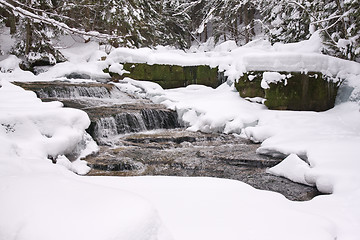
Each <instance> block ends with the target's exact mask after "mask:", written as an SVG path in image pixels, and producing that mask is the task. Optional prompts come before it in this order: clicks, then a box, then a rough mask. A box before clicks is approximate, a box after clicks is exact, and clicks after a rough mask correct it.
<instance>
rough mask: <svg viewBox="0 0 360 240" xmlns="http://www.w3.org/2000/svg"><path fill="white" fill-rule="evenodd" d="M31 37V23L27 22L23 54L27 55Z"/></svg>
mask: <svg viewBox="0 0 360 240" xmlns="http://www.w3.org/2000/svg"><path fill="white" fill-rule="evenodd" d="M31 36H32V29H31V22H30V20H27V23H26V39H25V54H29V52H30V46H31V38H32V37H31Z"/></svg>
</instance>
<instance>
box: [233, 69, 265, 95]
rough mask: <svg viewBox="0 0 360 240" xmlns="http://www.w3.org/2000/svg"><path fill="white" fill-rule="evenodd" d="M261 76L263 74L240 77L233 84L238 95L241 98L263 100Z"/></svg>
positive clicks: (248, 74) (252, 73) (254, 73)
mask: <svg viewBox="0 0 360 240" xmlns="http://www.w3.org/2000/svg"><path fill="white" fill-rule="evenodd" d="M262 74H263V72H248V73H244V75H243V76H241V77H240V79H239V80H238V81H237V82H235V87H236V89H237V90H238V92H239V93H240V96H241V97H243V98H245V97H250V98H252V97H262V98H265V91H264V89H263V88H261V80H262ZM250 79H251V80H250Z"/></svg>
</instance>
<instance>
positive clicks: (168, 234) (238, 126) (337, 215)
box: [0, 43, 360, 240]
mask: <svg viewBox="0 0 360 240" xmlns="http://www.w3.org/2000/svg"><path fill="white" fill-rule="evenodd" d="M82 47H83V46H78V47H77V48H75V49H67V50H66V51H64V54H65V55H66V54H67V55H66V56H67V57H68V58H69V59H70V61H69V62H66V63H61V64H57V65H56V66H54V67H52V68H50V69H49V70H48V71H47V72H44V73H42V74H40V75H38V76H34V75H33V74H31V73H28V72H23V71H22V70H20V69H19V68H18V66H17V64H18V62H17V60H16V59H15V58H12V59H8V62H4V61H2V62H0V66H1V67H2V69H5V68H4V67H3V66H4V65H6V69H7V70H11V69H12V70H11V71H8V72H6V73H0V85H1V88H0V99H1V101H0V113H1V114H0V124H1V125H0V142H1V148H0V166H1V167H0V178H1V179H0V191H1V193H0V213H1V214H0V239H37V240H38V239H97V240H98V239H117V238H118V239H179V240H181V239H220V238H221V239H239V238H244V239H314V240H320V239H335V238H336V239H337V240H340V239H342V240H350V239H351V240H356V239H358V236H360V230H359V229H360V228H359V227H360V208H359V207H358V202H359V201H360V177H359V174H358V171H359V169H360V163H359V161H358V160H359V154H358V147H359V145H360V111H359V109H360V107H359V100H360V98H359V95H360V94H359V92H360V91H359V89H360V79H359V74H358V73H357V71H360V70H359V69H360V68H357V67H359V64H357V63H349V65H348V66H349V67H348V68H346V69H350V70H348V71H347V73H346V74H344V75H342V76H345V78H346V82H345V84H346V85H345V87H344V88H343V89H342V92H341V91H340V93H341V96H339V101H338V104H337V105H336V106H335V108H333V109H331V110H329V111H326V112H321V113H316V112H292V111H269V110H267V109H266V108H265V107H264V106H263V105H260V104H256V103H250V102H248V101H245V100H244V99H242V98H240V97H239V95H238V93H237V92H236V91H235V90H234V87H233V86H231V85H228V84H223V85H221V86H220V87H218V88H217V89H212V88H208V87H204V86H194V85H193V86H188V87H186V88H178V89H171V90H163V89H162V88H161V87H159V86H158V85H157V84H154V83H149V82H139V81H135V80H132V79H125V81H123V82H121V83H117V86H118V87H119V88H121V89H123V90H125V91H129V92H133V93H137V94H141V95H145V96H147V97H149V98H150V99H151V100H153V101H154V102H156V103H162V104H165V105H166V106H167V107H169V108H171V109H174V110H176V111H177V112H178V113H179V115H180V117H181V119H182V121H184V123H186V124H187V126H188V127H189V129H190V130H193V131H197V130H201V131H206V132H211V131H221V132H226V133H229V134H230V133H234V134H240V135H241V136H243V137H248V138H250V139H252V140H254V141H258V142H262V145H261V147H260V148H259V149H258V152H259V153H267V154H274V155H279V156H283V157H284V158H285V157H286V156H289V157H287V158H285V160H284V161H283V163H282V164H281V165H278V166H277V167H275V168H274V169H272V170H269V171H271V172H273V173H276V174H279V175H283V176H286V177H288V178H290V179H292V180H294V181H299V182H302V183H305V184H309V185H316V187H317V188H318V189H319V190H320V191H323V192H326V193H332V194H330V195H323V196H318V197H316V198H315V199H313V200H311V201H308V202H301V203H300V202H291V201H288V200H287V199H285V198H284V197H283V196H281V195H279V194H276V193H272V192H265V191H259V190H256V189H253V188H252V187H250V186H248V185H246V184H244V183H241V182H238V181H230V180H220V179H212V178H175V177H134V178H115V177H81V176H77V175H75V174H73V173H72V172H70V171H68V169H70V170H73V171H77V172H80V173H81V172H84V171H86V166H85V165H84V164H83V162H81V161H80V160H78V161H75V162H74V163H72V164H71V163H70V162H69V161H68V160H67V159H66V157H65V156H64V155H67V154H68V153H72V152H74V150H76V152H77V153H78V155H79V156H81V154H82V153H83V151H82V150H87V151H91V150H95V149H96V146H94V144H93V143H92V141H91V140H90V139H89V138H88V137H87V136H86V134H85V129H86V128H87V126H88V124H89V119H88V117H87V116H86V114H84V113H83V112H81V111H77V110H73V109H64V108H61V104H60V103H58V102H53V103H42V102H41V101H40V100H39V99H37V98H36V96H35V94H33V93H30V92H26V91H24V90H22V89H20V88H19V87H15V86H14V85H12V84H11V83H9V82H8V80H10V81H14V80H16V81H28V80H55V79H58V77H61V76H64V74H65V73H70V72H69V71H79V72H82V73H87V74H90V75H91V76H94V77H95V76H97V77H106V74H104V73H102V72H101V69H102V67H103V65H104V64H106V63H105V62H103V61H98V59H99V56H102V55H104V54H105V53H104V52H102V51H99V50H98V46H96V45H95V44H93V43H92V44H88V45H87V46H85V49H86V51H85V50H84V48H82ZM247 48H249V46H248V47H247ZM282 48H285V47H284V46H283V47H282ZM256 49H257V47H254V49H252V50H254V51H257V50H256ZM228 50H229V49H225V50H224V49H222V50H221V51H220V53H219V52H218V54H220V55H223V57H224V58H226V59H228V57H229V54H231V53H235V52H236V51H238V52H240V51H245V50H244V49H241V48H239V49H235V50H232V51H230V52H229V51H228ZM162 51H164V53H165V54H168V55H169V56H171V51H169V52H168V53H167V52H166V49H163V50H162ZM246 51H249V49H246ZM202 54H204V55H206V54H207V53H202ZM220 55H219V57H220ZM213 57H214V58H215V56H214V55H213ZM5 61H6V60H5ZM231 61H232V60H231ZM237 64H240V63H239V62H238V63H237ZM237 64H232V65H229V70H228V71H230V72H229V74H230V73H231V69H233V70H234V71H233V76H236V74H239V73H240V72H241V69H237V68H238V67H239V66H240V65H237ZM340 69H341V68H340ZM235 70H236V71H235ZM4 72H5V71H4ZM339 72H340V71H339ZM339 72H338V73H339ZM62 79H63V78H62ZM80 81H82V80H80ZM58 155H59V156H60V161H59V162H60V163H61V164H56V165H54V164H52V163H51V160H49V159H48V157H49V156H52V157H56V156H58ZM64 166H65V167H64ZM294 169H296V170H294Z"/></svg>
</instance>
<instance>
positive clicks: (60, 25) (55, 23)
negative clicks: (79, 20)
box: [0, 0, 122, 39]
mask: <svg viewBox="0 0 360 240" xmlns="http://www.w3.org/2000/svg"><path fill="white" fill-rule="evenodd" d="M0 6H1V7H3V8H7V9H10V10H11V11H13V12H14V13H17V14H19V15H20V16H21V17H24V18H28V19H30V20H32V21H34V22H42V23H45V24H48V25H51V26H54V27H58V28H60V29H62V30H64V31H66V32H69V33H73V34H79V35H83V36H88V37H94V38H98V39H119V38H122V37H121V36H116V35H109V34H104V33H99V32H96V31H90V32H86V31H82V30H79V29H77V28H72V27H69V26H68V25H66V24H65V23H62V22H59V21H57V20H55V19H52V18H48V17H44V16H40V15H37V14H34V13H32V12H30V11H27V10H25V9H23V8H21V7H16V6H14V5H13V4H11V3H9V2H7V1H6V0H0Z"/></svg>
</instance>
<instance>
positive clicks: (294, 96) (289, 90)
mask: <svg viewBox="0 0 360 240" xmlns="http://www.w3.org/2000/svg"><path fill="white" fill-rule="evenodd" d="M263 73H264V72H263V71H256V72H248V73H246V74H244V75H243V76H242V77H241V78H240V79H239V81H238V82H237V83H236V84H235V86H236V88H237V90H238V91H239V93H240V96H241V97H263V98H265V99H266V101H265V105H266V106H267V107H268V108H269V109H273V110H297V111H326V110H328V109H330V108H333V107H334V104H335V98H336V95H337V90H338V87H339V84H338V83H337V82H334V81H333V80H332V79H330V78H329V77H328V76H325V75H323V74H322V73H320V72H308V73H301V72H279V73H280V74H283V75H286V76H287V77H286V80H283V81H281V82H277V83H269V87H270V88H268V89H263V88H261V80H262V76H263ZM249 77H250V78H251V81H250V79H249Z"/></svg>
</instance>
